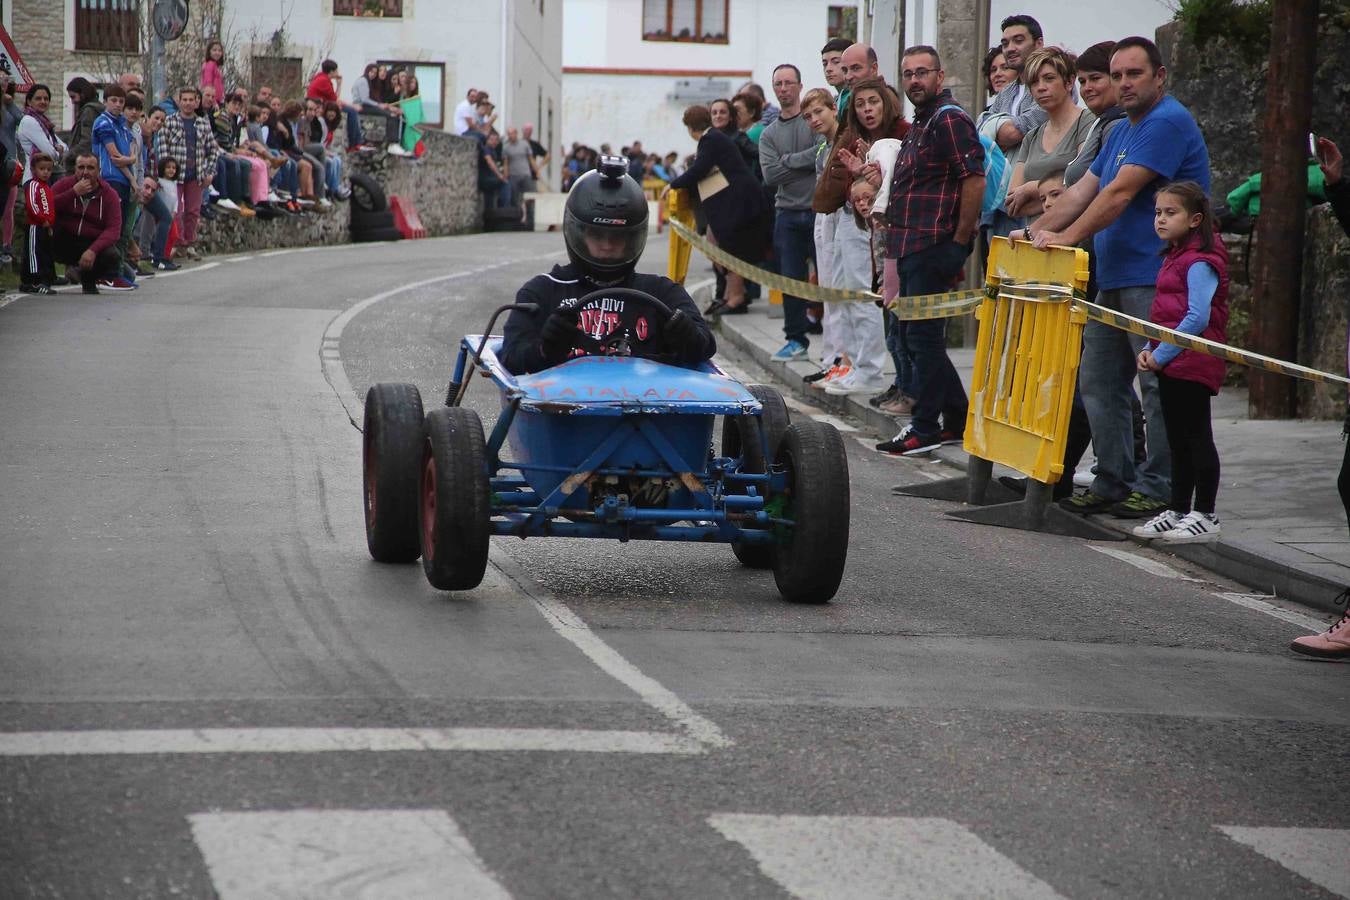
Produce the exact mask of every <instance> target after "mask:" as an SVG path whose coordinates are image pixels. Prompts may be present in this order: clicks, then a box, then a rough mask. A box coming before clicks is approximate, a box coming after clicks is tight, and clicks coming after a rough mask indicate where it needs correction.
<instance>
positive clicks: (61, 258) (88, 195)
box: [52, 153, 131, 294]
mask: <svg viewBox="0 0 1350 900" xmlns="http://www.w3.org/2000/svg"><path fill="white" fill-rule="evenodd" d="M52 203H53V205H54V206H55V207H56V241H55V247H54V251H55V252H54V254H53V255H54V256H55V257H56V261H57V262H60V263H65V264H66V265H75V266H79V269H80V284H81V285H82V286H83V287H84V292H85V293H86V294H97V293H98V292H99V287H100V286H102V287H106V288H108V289H110V290H131V287H123V286H122V285H123V284H126V282H122V281H121V280H120V279H118V277H117V269H118V265H119V261H118V256H117V238H118V237H119V236H120V235H121V233H122V201H121V200H120V199H118V197H117V191H115V190H113V189H112V185H110V184H108V183H106V182H105V181H103V179H101V178H99V165H98V158H97V157H95V156H94V155H93V154H92V153H82V154H80V155H79V156H78V157H76V159H75V174H74V175H68V176H66V177H65V178H62V179H61V180H60V181H58V182H57V183H56V184H55V185H53V186H52Z"/></svg>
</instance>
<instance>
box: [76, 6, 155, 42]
mask: <svg viewBox="0 0 1350 900" xmlns="http://www.w3.org/2000/svg"><path fill="white" fill-rule="evenodd" d="M140 38H141V14H140V2H139V0H75V49H76V50H104V51H108V52H112V53H140V52H141V40H140Z"/></svg>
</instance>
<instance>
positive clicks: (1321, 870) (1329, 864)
mask: <svg viewBox="0 0 1350 900" xmlns="http://www.w3.org/2000/svg"><path fill="white" fill-rule="evenodd" d="M1215 827H1217V828H1218V829H1219V830H1220V831H1222V832H1223V833H1224V834H1226V835H1228V836H1229V837H1230V838H1232V839H1233V840H1235V841H1237V842H1238V843H1239V844H1246V845H1247V846H1248V847H1251V848H1252V849H1253V850H1255V851H1256V852H1257V853H1260V854H1261V855H1262V856H1264V857H1266V858H1268V859H1273V860H1275V862H1277V863H1279V864H1280V865H1282V866H1284V867H1285V868H1286V869H1289V870H1291V871H1293V872H1296V873H1297V874H1299V875H1301V876H1303V877H1304V878H1306V879H1308V880H1309V881H1311V882H1312V883H1313V884H1316V885H1319V886H1320V887H1324V888H1326V889H1327V890H1328V891H1331V892H1332V893H1333V894H1336V895H1338V896H1341V897H1350V862H1348V861H1350V828H1248V827H1244V826H1241V825H1218V826H1215Z"/></svg>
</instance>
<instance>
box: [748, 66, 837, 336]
mask: <svg viewBox="0 0 1350 900" xmlns="http://www.w3.org/2000/svg"><path fill="white" fill-rule="evenodd" d="M773 93H774V96H775V97H777V98H778V102H779V104H780V105H781V111H780V112H779V115H778V118H777V119H776V120H774V122H773V124H771V125H769V127H768V128H765V129H764V133H763V134H762V135H760V137H759V165H760V169H762V170H763V172H764V183H765V184H766V185H769V186H771V187H774V188H776V189H777V193H776V196H775V199H774V206H775V207H776V209H777V216H776V218H775V219H774V226H773V247H774V253H775V255H776V256H777V257H778V271H779V272H780V273H782V274H783V275H785V276H787V277H788V278H795V279H797V280H799V281H805V280H806V277H807V266H808V261H809V260H812V259H813V258H814V257H815V252H816V251H815V212H814V211H813V210H812V209H811V200H812V197H813V195H814V194H815V190H816V153H817V152H819V150H820V145H821V143H822V138H821V137H820V135H818V134H816V133H815V132H813V131H812V130H811V126H810V125H808V124H807V123H806V120H805V119H804V118H802V108H801V98H802V73H801V70H800V69H798V68H797V67H796V66H794V65H792V64H791V63H784V64H783V65H781V66H779V67H778V68H776V69H774V70H773ZM809 327H810V322H809V320H808V319H807V317H806V301H805V300H803V299H801V298H800V297H792V296H789V295H787V294H784V295H783V334H784V335H785V336H786V337H787V343H785V344H784V345H783V347H782V349H780V350H779V351H778V352H777V353H775V354H774V355H773V358H774V359H775V360H778V361H779V362H787V361H789V360H794V359H805V358H806V355H807V348H808V347H809V346H810V343H811V341H810V338H808V337H807V329H808V328H809Z"/></svg>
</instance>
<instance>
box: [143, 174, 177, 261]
mask: <svg viewBox="0 0 1350 900" xmlns="http://www.w3.org/2000/svg"><path fill="white" fill-rule="evenodd" d="M144 209H145V212H146V214H147V215H149V216H150V218H152V219H154V220H155V236H154V238H153V239H151V241H150V258H151V259H152V260H154V261H155V262H162V261H163V260H164V245H165V244H167V243H168V242H169V228H170V227H171V226H172V225H173V213H172V212H170V211H169V205H168V204H167V203H165V202H164V198H163V197H161V196H160V195H159V192H158V191H156V192H155V193H153V194H151V195H150V199H149V200H147V201H146V203H145V206H144Z"/></svg>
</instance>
